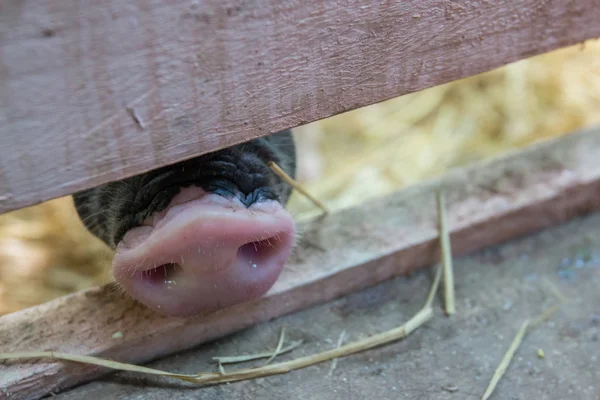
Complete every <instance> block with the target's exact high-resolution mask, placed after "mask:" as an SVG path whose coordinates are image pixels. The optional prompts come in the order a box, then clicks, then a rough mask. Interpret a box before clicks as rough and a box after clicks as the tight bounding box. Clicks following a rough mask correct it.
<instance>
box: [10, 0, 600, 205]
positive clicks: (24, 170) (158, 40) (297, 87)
mask: <svg viewBox="0 0 600 400" xmlns="http://www.w3.org/2000/svg"><path fill="white" fill-rule="evenodd" d="M0 7H1V12H0V65H1V68H0V76H1V79H0V212H6V211H9V210H12V209H15V208H19V207H24V206H27V205H31V204H35V203H39V202H41V201H44V200H48V199H51V198H54V197H57V196H61V195H65V194H69V193H73V192H75V191H77V190H81V189H85V188H89V187H92V186H96V185H99V184H102V183H105V182H108V181H112V180H117V179H120V178H124V177H127V176H131V175H135V174H137V173H141V172H144V171H147V170H150V169H153V168H157V167H159V166H163V165H166V164H170V163H174V162H176V161H180V160H183V159H186V158H190V157H192V156H195V155H199V154H202V153H206V152H209V151H212V150H216V149H220V148H223V147H226V146H229V145H232V144H235V143H238V142H241V141H245V140H249V139H251V138H255V137H258V136H261V135H265V134H268V133H272V132H275V131H278V130H281V129H284V128H290V127H295V126H298V125H302V124H305V123H308V122H311V121H315V120H318V119H321V118H324V117H328V116H331V115H334V114H337V113H341V112H344V111H348V110H352V109H355V108H358V107H361V106H365V105H368V104H372V103H376V102H379V101H382V100H385V99H389V98H392V97H395V96H399V95H402V94H405V93H410V92H414V91H417V90H420V89H424V88H427V87H430V86H434V85H438V84H441V83H444V82H448V81H451V80H455V79H458V78H463V77H466V76H469V75H473V74H477V73H480V72H483V71H486V70H489V69H492V68H495V67H499V66H501V65H504V64H506V63H509V62H512V61H516V60H519V59H522V58H525V57H529V56H532V55H534V54H540V53H543V52H546V51H549V50H553V49H556V48H559V47H562V46H566V45H571V44H574V43H578V42H581V41H584V40H586V39H590V38H596V37H599V36H600V24H598V21H600V0H571V1H568V2H564V1H561V0H550V1H544V2H539V1H536V0H497V1H487V0H469V1H466V0H463V1H447V0H409V1H377V2H374V1H371V0H337V1H333V0H329V1H316V0H313V1H295V0H277V1H273V0H245V1H244V0H206V1H202V2H198V1H196V0H171V1H168V2H164V1H159V0H151V1H138V2H124V1H120V0H101V1H83V0H79V1H77V0H36V1H33V0H30V1H24V0H5V1H3V2H2V5H1V6H0Z"/></svg>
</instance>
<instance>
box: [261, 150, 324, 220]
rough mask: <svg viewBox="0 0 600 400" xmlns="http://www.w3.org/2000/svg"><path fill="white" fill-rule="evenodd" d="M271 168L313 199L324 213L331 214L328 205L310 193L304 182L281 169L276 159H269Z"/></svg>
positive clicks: (308, 197)
mask: <svg viewBox="0 0 600 400" xmlns="http://www.w3.org/2000/svg"><path fill="white" fill-rule="evenodd" d="M269 168H271V169H272V170H273V172H275V173H276V174H277V175H279V177H280V178H281V179H283V180H284V181H285V182H287V183H288V184H289V185H290V186H291V187H293V188H294V189H296V190H297V191H298V192H300V193H302V194H303V195H304V196H305V197H306V198H307V199H309V200H310V201H312V202H313V204H314V205H315V206H317V207H319V208H320V209H321V210H322V211H323V215H327V214H329V209H327V207H326V206H325V205H324V204H323V203H321V202H320V201H319V200H317V199H316V198H315V197H313V196H312V195H311V194H310V193H308V191H307V190H306V189H305V188H304V186H302V184H300V183H299V182H298V181H296V180H295V179H293V178H292V177H291V176H289V175H288V174H286V173H285V171H284V170H283V169H281V167H280V166H279V165H277V163H275V162H274V161H269Z"/></svg>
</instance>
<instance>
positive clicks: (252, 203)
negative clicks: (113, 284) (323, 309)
mask: <svg viewBox="0 0 600 400" xmlns="http://www.w3.org/2000/svg"><path fill="white" fill-rule="evenodd" d="M269 161H274V162H276V163H277V164H278V165H279V166H280V167H281V168H283V169H284V171H286V172H287V173H288V174H290V175H292V176H294V174H295V170H296V154H295V146H294V141H293V138H292V134H291V132H290V131H283V132H279V133H277V134H274V135H271V136H268V137H264V138H259V139H255V140H253V141H251V142H248V143H244V144H240V145H237V146H233V147H230V148H227V149H224V150H220V151H217V152H214V153H210V154H206V155H203V156H200V157H196V158H193V159H190V160H187V161H183V162H180V163H177V164H174V165H170V166H167V167H163V168H160V169H157V170H154V171H151V172H148V173H145V174H141V175H137V176H134V177H131V178H128V179H124V180H121V181H117V182H111V183H108V184H105V185H103V186H100V187H97V188H93V189H90V190H86V191H83V192H80V193H76V194H74V195H73V198H74V201H75V207H76V209H77V212H78V214H79V216H80V217H81V219H82V221H83V223H84V224H85V226H86V227H87V228H88V229H89V230H90V231H91V232H92V233H93V234H94V235H96V236H97V237H99V238H100V239H101V240H103V241H104V242H105V243H106V244H108V245H109V246H110V247H112V248H113V249H115V250H116V254H115V257H114V259H113V263H112V270H113V275H114V277H115V279H116V281H117V282H118V283H119V284H120V285H121V286H122V287H123V288H124V289H125V291H126V292H127V293H128V294H129V295H130V296H132V297H133V298H134V299H136V300H138V301H140V302H141V303H143V304H145V305H146V306H148V307H150V308H152V309H154V310H155V311H157V312H159V313H163V314H167V315H173V316H189V315H193V314H198V313H203V312H209V311H214V310H216V309H218V308H222V307H226V306H230V305H233V304H236V303H240V302H244V301H248V300H251V299H255V298H257V297H260V296H262V295H263V294H265V293H266V292H267V291H268V290H269V288H271V286H272V285H273V284H274V283H275V281H276V279H277V277H278V276H279V274H280V273H281V270H282V268H283V266H284V264H285V262H286V261H287V259H288V257H289V255H290V252H291V249H292V247H293V245H294V242H295V226H294V221H293V219H292V217H291V216H290V214H289V213H288V212H287V211H286V210H285V208H284V206H285V204H286V203H287V200H288V198H289V195H290V192H291V188H290V187H289V186H288V185H287V184H285V183H284V182H283V181H282V180H281V179H280V178H279V177H278V176H277V175H275V174H274V173H273V172H272V171H271V170H270V168H269V167H268V165H267V163H268V162H269Z"/></svg>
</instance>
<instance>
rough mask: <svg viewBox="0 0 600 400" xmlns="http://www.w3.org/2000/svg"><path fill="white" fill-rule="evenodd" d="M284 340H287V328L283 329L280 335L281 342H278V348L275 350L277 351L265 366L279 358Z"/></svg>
mask: <svg viewBox="0 0 600 400" xmlns="http://www.w3.org/2000/svg"><path fill="white" fill-rule="evenodd" d="M284 339H285V326H284V327H283V328H281V333H280V334H279V340H278V341H277V347H276V348H275V351H274V352H273V354H272V355H271V357H269V359H268V360H267V361H265V365H269V364H271V361H273V359H274V358H275V357H277V355H278V354H279V353H280V352H281V348H282V347H283V340H284Z"/></svg>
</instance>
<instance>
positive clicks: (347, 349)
mask: <svg viewBox="0 0 600 400" xmlns="http://www.w3.org/2000/svg"><path fill="white" fill-rule="evenodd" d="M438 285H439V279H436V280H434V282H433V284H432V288H431V291H430V293H435V292H436V291H437V288H438ZM432 297H433V296H432V295H431V294H430V296H428V302H426V303H425V305H424V306H423V308H422V309H421V310H420V311H419V312H418V313H416V314H415V315H414V316H413V317H412V318H411V319H409V320H408V321H407V322H406V323H405V324H404V325H402V326H399V327H397V328H394V329H391V330H389V331H386V332H382V333H378V334H375V335H372V336H370V337H368V338H365V339H362V340H358V341H356V342H353V343H349V344H346V345H344V346H340V347H338V348H335V349H331V350H327V351H323V352H321V353H317V354H313V355H310V356H305V357H300V358H297V359H295V360H291V361H285V362H280V363H277V364H269V365H263V366H260V367H254V368H244V369H240V370H237V371H233V372H225V370H224V369H223V368H222V364H221V365H220V368H219V371H220V372H206V373H199V374H193V375H186V374H176V373H172V372H167V371H161V370H158V369H153V368H147V367H140V366H136V365H132V364H126V363H120V362H116V361H111V360H106V359H101V358H97V357H91V356H79V355H73V354H68V353H60V352H53V351H41V352H25V353H0V360H13V359H32V358H33V359H36V358H54V359H60V360H66V361H74V362H80V363H85V364H92V365H98V366H102V367H106V368H111V369H114V370H119V371H132V372H139V373H144V374H148V375H159V376H164V377H168V378H173V379H178V380H182V381H187V382H192V383H196V384H203V385H207V384H216V383H225V382H236V381H241V380H246V379H253V378H260V377H265V376H271V375H278V374H283V373H286V372H289V371H293V370H298V369H302V368H306V367H309V366H312V365H316V364H320V363H323V362H326V361H330V360H333V359H336V358H340V357H346V356H349V355H352V354H355V353H358V352H361V351H365V350H369V349H372V348H375V347H379V346H382V345H385V344H389V343H392V342H396V341H398V340H402V339H404V338H406V337H407V336H408V335H409V334H411V333H412V332H414V331H415V330H416V329H418V328H419V327H420V326H422V325H423V324H424V323H426V322H427V321H429V320H430V319H431V318H432V317H433V308H432V307H431V304H430V303H429V298H432ZM281 343H282V340H281V339H280V344H281ZM281 346H282V345H278V346H277V347H278V348H280V350H281ZM275 353H279V352H277V351H276V352H275Z"/></svg>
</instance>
